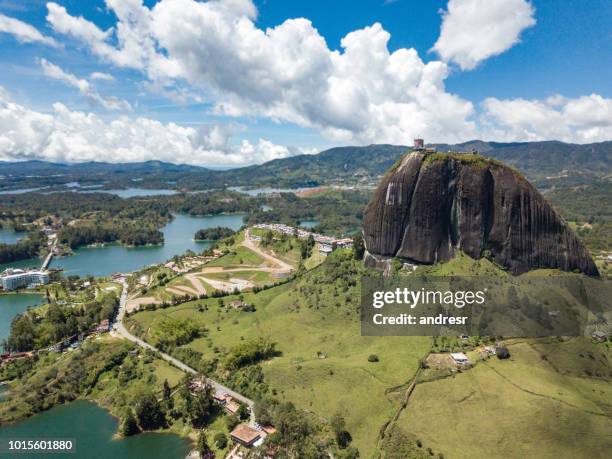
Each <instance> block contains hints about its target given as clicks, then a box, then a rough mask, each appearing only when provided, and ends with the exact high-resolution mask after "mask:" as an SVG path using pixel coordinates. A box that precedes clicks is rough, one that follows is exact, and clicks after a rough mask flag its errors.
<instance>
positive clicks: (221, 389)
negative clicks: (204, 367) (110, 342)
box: [113, 280, 255, 421]
mask: <svg viewBox="0 0 612 459" xmlns="http://www.w3.org/2000/svg"><path fill="white" fill-rule="evenodd" d="M121 283H122V285H123V290H122V291H121V301H120V303H119V313H118V314H117V320H116V322H115V324H114V326H113V328H114V330H115V331H116V332H117V333H118V334H119V335H121V336H122V337H124V338H126V339H129V340H130V341H132V342H134V343H136V344H138V345H139V346H141V347H143V348H145V349H150V350H152V351H155V352H157V353H158V354H159V355H160V357H161V358H162V359H164V360H165V361H166V362H169V363H171V364H172V365H174V366H175V367H177V368H179V369H181V370H183V371H184V372H186V373H191V374H197V373H198V372H197V371H196V370H194V369H193V368H191V367H190V366H188V365H185V364H184V363H183V362H181V361H180V360H177V359H175V358H174V357H172V356H171V355H168V354H166V353H164V352H161V351H160V350H159V349H157V348H156V347H154V346H151V345H150V344H149V343H147V342H145V341H143V340H141V339H140V338H138V337H136V336H134V335H132V334H131V333H130V332H129V331H127V329H126V328H125V325H123V318H124V317H125V306H126V303H127V292H128V286H127V282H125V280H123V281H122V282H121ZM206 379H207V381H208V383H209V384H210V385H211V386H212V387H213V389H214V390H215V392H218V393H227V394H229V395H231V396H232V398H234V399H236V400H238V401H239V402H241V403H244V404H245V405H247V406H248V407H249V408H251V421H254V417H253V409H252V408H253V406H254V405H255V402H253V400H251V399H249V398H246V397H245V396H243V395H241V394H239V393H238V392H235V391H233V390H231V389H230V388H229V387H225V386H224V385H223V384H220V383H218V382H217V381H215V380H213V379H210V378H206Z"/></svg>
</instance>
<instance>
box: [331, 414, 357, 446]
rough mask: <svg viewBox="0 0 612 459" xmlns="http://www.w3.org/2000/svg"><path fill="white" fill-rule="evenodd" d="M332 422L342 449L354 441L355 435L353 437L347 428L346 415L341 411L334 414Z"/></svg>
mask: <svg viewBox="0 0 612 459" xmlns="http://www.w3.org/2000/svg"><path fill="white" fill-rule="evenodd" d="M330 424H331V427H332V429H334V433H335V434H336V442H337V443H338V446H339V447H340V448H342V449H344V448H346V447H347V446H348V445H349V444H350V443H351V441H353V437H351V434H350V433H349V432H348V431H347V430H346V421H345V420H344V417H343V416H342V415H341V414H340V413H336V414H334V415H333V416H332V418H331V420H330Z"/></svg>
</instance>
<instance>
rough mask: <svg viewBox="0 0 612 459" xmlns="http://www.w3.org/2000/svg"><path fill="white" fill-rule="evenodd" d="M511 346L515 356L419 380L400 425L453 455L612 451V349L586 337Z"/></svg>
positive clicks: (578, 454) (568, 454)
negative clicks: (592, 368) (592, 373)
mask: <svg viewBox="0 0 612 459" xmlns="http://www.w3.org/2000/svg"><path fill="white" fill-rule="evenodd" d="M509 349H510V353H511V355H512V357H511V359H510V360H498V359H496V358H491V359H488V360H486V361H484V362H481V363H478V364H477V365H476V366H475V367H474V368H472V369H470V370H466V371H463V372H460V373H456V374H455V375H454V376H452V377H448V378H445V379H438V380H433V381H430V382H423V383H421V384H417V386H416V387H415V390H414V392H413V394H412V396H411V397H410V400H409V402H408V404H407V406H406V408H405V409H404V410H403V411H402V413H401V415H400V417H399V418H398V421H397V427H398V428H399V429H401V430H403V431H405V432H407V433H409V434H410V435H412V436H414V437H415V438H418V439H420V440H421V441H422V442H423V443H424V444H426V445H429V446H431V447H432V448H433V449H434V450H436V451H443V452H444V456H445V457H449V458H480V457H482V458H486V457H491V452H492V451H495V455H496V457H508V458H512V457H538V458H558V457H590V458H596V457H601V458H603V457H607V454H608V452H609V451H610V448H611V447H612V438H611V437H610V430H611V429H612V419H611V415H612V411H611V408H612V406H611V404H610V400H612V389H611V388H612V385H611V384H610V381H611V380H612V373H610V364H611V353H610V349H609V348H605V347H603V346H595V345H593V344H591V343H590V341H586V340H581V339H578V338H574V339H570V340H539V341H536V340H526V341H518V340H517V341H516V342H515V343H512V344H510V345H509ZM585 353H588V354H592V355H593V358H594V359H595V360H592V359H591V357H589V356H587V354H585ZM581 355H582V356H581ZM554 362H557V364H558V365H562V369H559V368H557V366H556V365H555V363H554ZM585 363H586V364H587V365H589V366H595V367H597V370H591V371H595V372H597V373H599V374H600V375H601V376H599V377H598V376H594V377H591V376H589V374H588V373H586V372H585V371H584V370H583V369H582V367H583V366H584V365H585Z"/></svg>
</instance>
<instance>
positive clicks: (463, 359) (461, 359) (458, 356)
mask: <svg viewBox="0 0 612 459" xmlns="http://www.w3.org/2000/svg"><path fill="white" fill-rule="evenodd" d="M451 358H452V359H453V360H454V361H455V363H456V364H457V365H467V364H468V363H470V361H469V360H468V358H467V355H465V354H464V353H463V352H453V353H451Z"/></svg>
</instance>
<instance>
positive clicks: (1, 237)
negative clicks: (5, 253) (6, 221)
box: [0, 228, 26, 244]
mask: <svg viewBox="0 0 612 459" xmlns="http://www.w3.org/2000/svg"><path fill="white" fill-rule="evenodd" d="M24 237H26V233H17V232H15V231H14V230H13V229H11V228H0V244H14V243H15V242H17V241H18V240H19V239H23V238H24Z"/></svg>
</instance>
